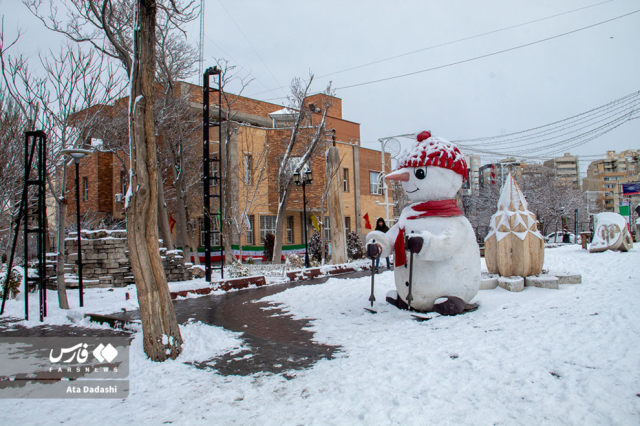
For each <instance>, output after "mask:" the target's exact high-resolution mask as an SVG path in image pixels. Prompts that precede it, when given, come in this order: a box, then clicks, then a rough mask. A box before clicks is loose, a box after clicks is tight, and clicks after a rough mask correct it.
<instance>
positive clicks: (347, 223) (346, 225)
mask: <svg viewBox="0 0 640 426" xmlns="http://www.w3.org/2000/svg"><path fill="white" fill-rule="evenodd" d="M344 229H345V230H346V231H347V234H349V233H351V218H350V217H349V216H346V217H345V218H344Z"/></svg>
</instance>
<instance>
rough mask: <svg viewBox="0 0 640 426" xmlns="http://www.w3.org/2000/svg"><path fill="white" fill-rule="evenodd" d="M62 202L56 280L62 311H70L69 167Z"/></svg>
mask: <svg viewBox="0 0 640 426" xmlns="http://www.w3.org/2000/svg"><path fill="white" fill-rule="evenodd" d="M61 185H62V191H61V193H62V200H60V201H59V202H58V256H57V260H56V279H57V282H58V304H59V305H60V309H69V299H68V298H67V283H66V282H65V280H64V264H65V263H66V260H67V256H66V255H65V237H66V233H65V227H66V223H67V197H66V195H65V194H66V192H67V166H66V164H64V165H63V169H62V183H61Z"/></svg>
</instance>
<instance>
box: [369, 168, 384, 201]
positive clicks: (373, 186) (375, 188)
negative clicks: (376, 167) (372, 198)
mask: <svg viewBox="0 0 640 426" xmlns="http://www.w3.org/2000/svg"><path fill="white" fill-rule="evenodd" d="M369 190H370V191H371V195H382V183H381V182H380V172H369Z"/></svg>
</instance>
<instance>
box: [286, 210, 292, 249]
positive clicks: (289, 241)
mask: <svg viewBox="0 0 640 426" xmlns="http://www.w3.org/2000/svg"><path fill="white" fill-rule="evenodd" d="M287 244H293V216H287Z"/></svg>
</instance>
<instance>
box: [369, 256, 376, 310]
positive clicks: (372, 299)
mask: <svg viewBox="0 0 640 426" xmlns="http://www.w3.org/2000/svg"><path fill="white" fill-rule="evenodd" d="M375 276H376V260H375V259H371V296H369V302H371V307H372V308H373V302H375V301H376V296H375V295H374V294H373V283H374V281H375V278H374V277H375Z"/></svg>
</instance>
